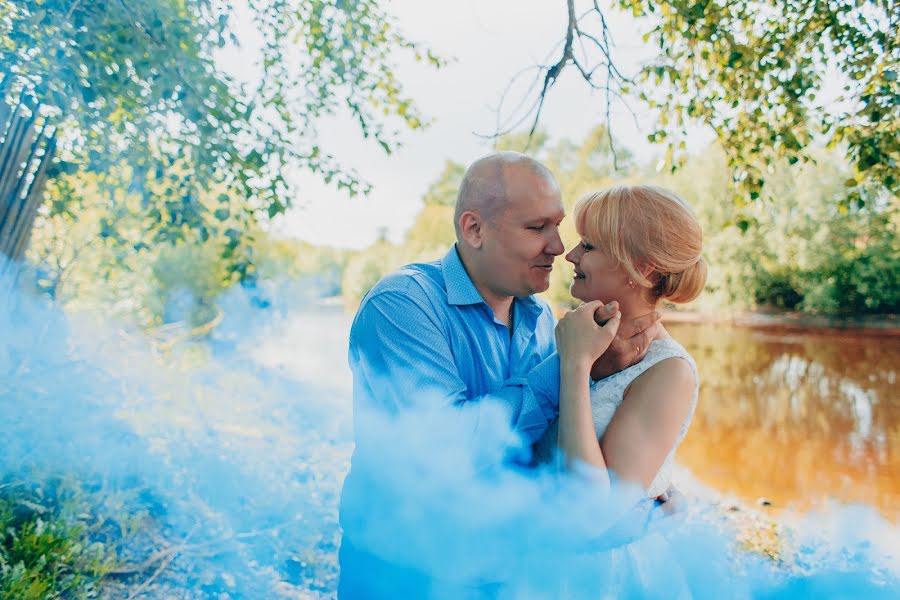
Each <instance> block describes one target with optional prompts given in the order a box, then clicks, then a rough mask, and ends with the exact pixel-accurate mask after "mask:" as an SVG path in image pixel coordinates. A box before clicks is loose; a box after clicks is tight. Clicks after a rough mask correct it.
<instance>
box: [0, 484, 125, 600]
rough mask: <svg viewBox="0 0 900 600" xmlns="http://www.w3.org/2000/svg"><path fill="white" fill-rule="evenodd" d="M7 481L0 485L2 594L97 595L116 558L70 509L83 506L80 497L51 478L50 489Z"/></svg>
mask: <svg viewBox="0 0 900 600" xmlns="http://www.w3.org/2000/svg"><path fill="white" fill-rule="evenodd" d="M6 486H8V487H6ZM6 486H0V598H5V599H9V600H47V599H51V598H81V597H88V596H95V595H96V590H97V586H98V585H99V584H100V582H101V581H102V579H103V578H104V577H105V576H106V574H107V573H108V572H109V571H110V569H112V567H113V566H114V564H115V563H114V561H113V555H112V553H110V552H109V551H108V550H106V548H105V547H104V545H103V544H100V543H93V542H91V540H90V539H89V538H88V536H87V534H86V532H85V529H84V524H83V523H82V522H80V521H78V519H77V518H75V517H74V515H73V514H72V513H73V509H74V508H76V507H78V508H79V509H80V508H82V507H81V506H80V504H79V502H78V500H77V499H75V498H73V497H72V495H71V493H69V491H67V490H61V489H58V488H57V487H56V486H55V485H53V484H52V482H51V488H49V489H47V490H45V489H44V488H43V487H41V486H37V487H36V488H35V489H34V490H22V489H19V488H17V487H14V486H12V485H11V484H9V483H7V484H6ZM4 487H6V489H4Z"/></svg>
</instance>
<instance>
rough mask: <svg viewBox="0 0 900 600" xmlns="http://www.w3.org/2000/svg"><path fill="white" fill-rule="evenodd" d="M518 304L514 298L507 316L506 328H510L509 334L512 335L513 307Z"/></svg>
mask: <svg viewBox="0 0 900 600" xmlns="http://www.w3.org/2000/svg"><path fill="white" fill-rule="evenodd" d="M515 305H516V301H515V300H513V301H512V302H511V303H510V305H509V315H508V316H507V317H506V328H507V329H509V335H510V337H512V333H513V307H514V306H515Z"/></svg>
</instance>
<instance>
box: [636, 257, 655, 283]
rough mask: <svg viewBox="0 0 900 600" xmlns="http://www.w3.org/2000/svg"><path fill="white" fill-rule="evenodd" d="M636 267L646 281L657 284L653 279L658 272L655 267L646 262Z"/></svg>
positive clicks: (639, 263) (641, 262)
mask: <svg viewBox="0 0 900 600" xmlns="http://www.w3.org/2000/svg"><path fill="white" fill-rule="evenodd" d="M636 266H637V272H638V273H640V274H641V275H643V276H644V279H646V280H647V281H651V282H653V283H656V282H655V281H654V279H655V278H654V277H653V274H654V273H655V272H656V269H654V268H653V265H650V264H649V263H647V262H646V261H643V260H642V261H640V262H638V264H637V265H636Z"/></svg>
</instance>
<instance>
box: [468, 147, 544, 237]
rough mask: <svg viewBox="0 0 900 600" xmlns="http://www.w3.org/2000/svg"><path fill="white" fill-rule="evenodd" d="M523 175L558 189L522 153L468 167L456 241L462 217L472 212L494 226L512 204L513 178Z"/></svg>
mask: <svg viewBox="0 0 900 600" xmlns="http://www.w3.org/2000/svg"><path fill="white" fill-rule="evenodd" d="M522 174H528V175H532V176H535V177H537V178H539V179H540V180H543V182H544V183H545V184H546V185H548V186H550V187H552V188H553V189H558V187H559V186H558V184H557V183H556V179H555V178H554V177H553V174H552V173H551V172H550V170H549V169H548V168H547V167H545V166H544V165H542V164H541V163H539V162H538V161H536V160H534V159H533V158H531V157H529V156H526V155H524V154H521V153H519V152H508V151H507V152H492V153H491V154H488V155H486V156H482V157H481V158H479V159H478V160H476V161H475V162H473V163H472V164H471V165H469V168H468V169H466V172H465V174H464V175H463V180H462V183H461V184H460V186H459V193H458V194H457V196H456V210H455V212H454V213H453V223H454V226H455V227H456V237H457V239H459V238H460V233H461V232H460V225H459V218H460V216H461V215H462V214H463V213H464V212H466V211H473V212H477V213H478V214H479V215H481V217H482V218H483V219H484V220H485V221H486V222H488V223H493V222H494V220H495V219H496V218H497V216H498V215H500V214H502V213H503V211H504V210H505V209H506V207H507V204H508V203H509V199H510V193H509V192H510V188H511V187H514V183H515V182H514V178H515V177H516V175H522Z"/></svg>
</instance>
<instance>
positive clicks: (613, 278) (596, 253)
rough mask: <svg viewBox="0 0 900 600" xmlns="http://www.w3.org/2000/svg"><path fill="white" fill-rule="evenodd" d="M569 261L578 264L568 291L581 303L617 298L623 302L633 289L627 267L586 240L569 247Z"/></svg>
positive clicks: (567, 255)
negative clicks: (629, 283) (629, 282)
mask: <svg viewBox="0 0 900 600" xmlns="http://www.w3.org/2000/svg"><path fill="white" fill-rule="evenodd" d="M566 260H567V261H569V262H570V263H572V264H573V265H575V277H574V278H573V279H572V287H570V288H569V291H570V292H571V294H572V296H573V297H574V298H578V299H579V300H581V301H582V302H590V301H591V300H602V301H603V302H610V301H612V300H617V301H619V302H620V303H621V302H622V301H623V300H624V299H625V297H626V296H627V295H628V294H629V292H633V291H634V290H633V288H631V287H630V286H629V285H628V280H629V277H628V273H627V272H626V271H625V269H624V267H622V266H621V265H618V264H617V261H616V260H615V259H614V258H612V257H611V256H609V255H607V254H606V253H605V252H603V251H602V250H600V249H599V248H594V247H593V246H591V245H590V244H589V243H587V242H585V241H584V240H582V241H581V242H580V243H578V244H577V245H576V246H575V247H574V248H572V249H571V250H569V253H568V254H566Z"/></svg>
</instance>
